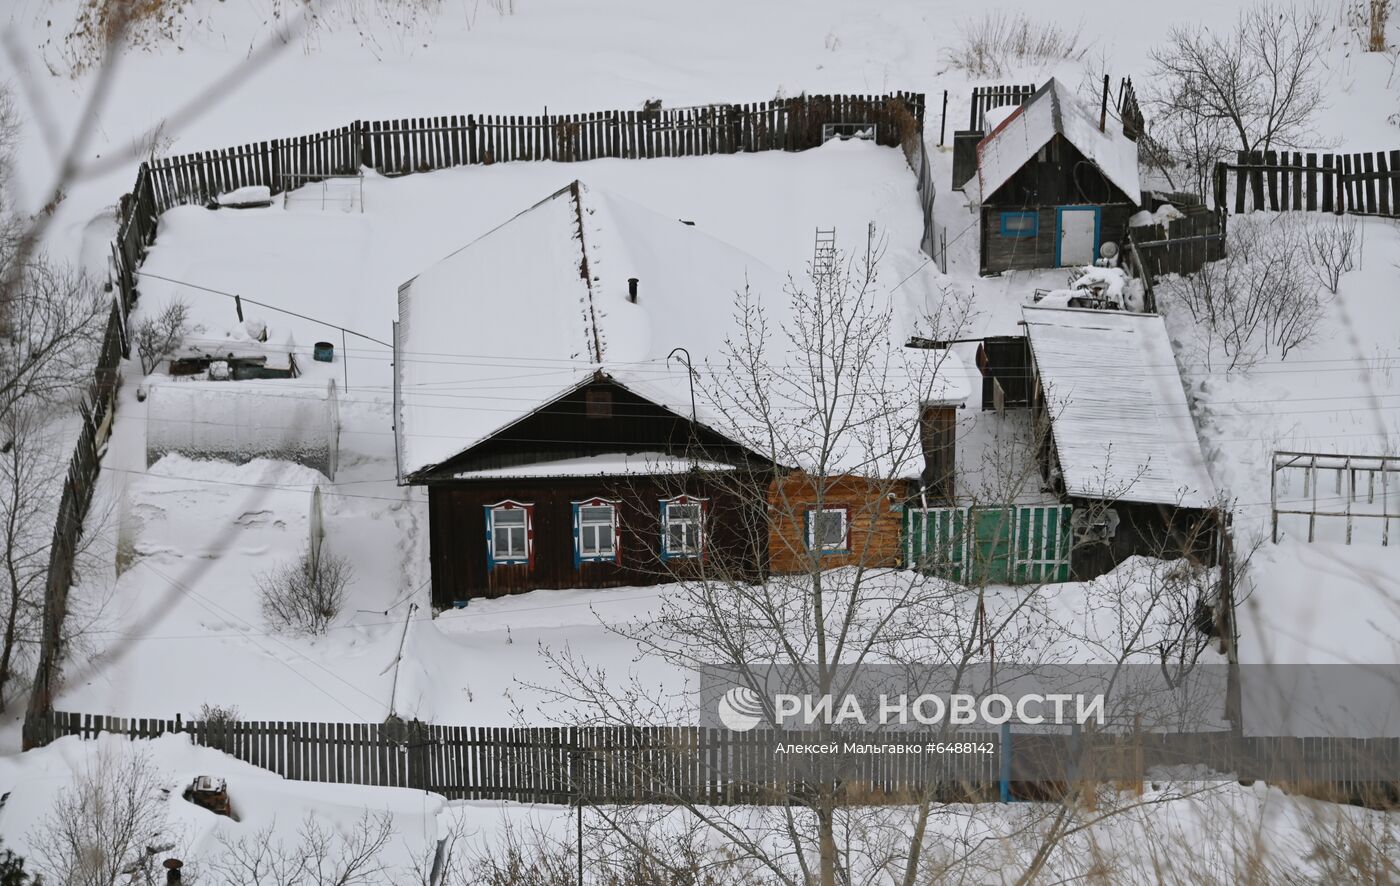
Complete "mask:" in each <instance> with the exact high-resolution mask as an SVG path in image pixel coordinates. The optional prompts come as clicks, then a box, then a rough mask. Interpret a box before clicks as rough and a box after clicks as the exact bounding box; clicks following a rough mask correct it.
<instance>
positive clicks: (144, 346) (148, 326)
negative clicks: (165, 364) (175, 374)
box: [135, 299, 190, 375]
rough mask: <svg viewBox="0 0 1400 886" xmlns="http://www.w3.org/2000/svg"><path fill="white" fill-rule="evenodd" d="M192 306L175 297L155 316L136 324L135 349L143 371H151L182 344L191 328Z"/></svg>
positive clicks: (144, 373) (148, 372) (145, 373)
mask: <svg viewBox="0 0 1400 886" xmlns="http://www.w3.org/2000/svg"><path fill="white" fill-rule="evenodd" d="M189 316H190V306H189V305H188V304H186V303H185V302H183V301H181V300H180V299H174V300H172V301H171V302H169V303H168V304H167V305H166V306H165V307H164V308H162V309H161V312H160V313H159V314H156V315H155V316H154V317H147V318H146V319H144V320H142V321H141V325H139V326H137V327H136V336H135V338H136V353H137V355H138V356H139V357H140V358H141V373H142V374H143V375H149V374H150V373H151V372H153V371H154V370H155V368H156V367H157V366H159V365H160V361H162V360H164V359H165V358H166V357H168V356H170V354H171V353H172V352H174V350H175V349H176V348H177V347H179V346H180V342H181V341H182V340H184V338H185V332H186V330H187V329H188V328H189Z"/></svg>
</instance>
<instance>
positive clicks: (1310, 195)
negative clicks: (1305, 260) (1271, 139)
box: [1214, 150, 1400, 218]
mask: <svg viewBox="0 0 1400 886" xmlns="http://www.w3.org/2000/svg"><path fill="white" fill-rule="evenodd" d="M1232 178H1233V187H1232V185H1231V179H1232ZM1214 190H1215V195H1214V196H1215V205H1216V206H1222V207H1223V206H1231V207H1232V208H1233V211H1234V212H1235V213H1236V214H1237V215H1238V214H1242V213H1246V212H1255V211H1259V210H1268V211H1272V212H1284V211H1294V212H1297V211H1306V212H1332V213H1335V214H1337V215H1343V214H1351V215H1375V216H1382V217H1386V218H1397V217H1400V150H1397V151H1373V152H1371V153H1364V154H1318V153H1306V154H1304V153H1299V152H1297V151H1262V152H1261V151H1254V152H1251V153H1246V152H1245V151H1240V152H1239V153H1238V154H1237V156H1236V159H1235V162H1234V163H1218V164H1216V167H1215V177H1214ZM1232 197H1233V200H1232V199H1231V198H1232Z"/></svg>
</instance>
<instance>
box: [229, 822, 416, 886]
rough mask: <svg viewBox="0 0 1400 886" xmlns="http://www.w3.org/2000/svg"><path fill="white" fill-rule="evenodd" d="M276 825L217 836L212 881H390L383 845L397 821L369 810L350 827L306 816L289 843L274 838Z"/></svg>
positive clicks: (313, 885) (339, 885)
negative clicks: (232, 835)
mask: <svg viewBox="0 0 1400 886" xmlns="http://www.w3.org/2000/svg"><path fill="white" fill-rule="evenodd" d="M275 830H276V823H275V822H274V823H273V824H269V825H268V826H267V827H265V828H263V829H262V830H260V831H258V832H257V833H255V834H253V835H251V836H249V837H239V838H238V839H236V840H232V839H229V838H228V837H227V836H226V835H225V834H222V833H221V834H220V835H219V840H220V843H221V845H222V852H221V853H220V854H219V855H218V856H216V857H214V858H213V859H212V860H211V861H210V862H209V872H210V874H211V879H212V880H213V881H214V882H216V883H222V884H228V886H235V884H236V886H264V884H266V886H281V884H283V883H305V884H308V886H362V884H372V883H384V882H389V880H388V878H387V875H388V872H387V871H386V870H385V867H384V863H383V860H382V858H381V855H382V853H383V852H384V847H386V846H388V845H389V841H390V840H392V839H393V837H394V820H393V817H392V816H391V815H390V814H389V813H387V812H384V813H380V814H378V815H372V814H371V813H370V812H369V811H368V810H366V811H365V812H364V813H363V814H361V815H360V817H359V818H358V819H356V821H355V824H354V826H353V827H351V828H349V829H347V830H337V829H334V828H328V827H327V826H326V825H325V824H323V823H322V822H320V821H318V820H317V819H316V817H315V816H312V815H307V817H306V818H305V820H303V821H302V823H301V827H300V828H299V829H298V831H297V842H296V844H295V845H292V846H288V845H287V844H285V843H284V842H282V841H276V842H274V840H273V835H274V833H275Z"/></svg>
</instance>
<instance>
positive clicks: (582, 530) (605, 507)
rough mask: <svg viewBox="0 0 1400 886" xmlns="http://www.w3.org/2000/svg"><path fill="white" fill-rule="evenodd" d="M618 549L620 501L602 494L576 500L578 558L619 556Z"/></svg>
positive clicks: (583, 560)
mask: <svg viewBox="0 0 1400 886" xmlns="http://www.w3.org/2000/svg"><path fill="white" fill-rule="evenodd" d="M617 549H618V544H617V503H616V502H612V501H608V500H607V499H602V498H595V499H591V500H589V501H578V502H574V559H575V560H577V561H578V562H580V563H596V562H599V561H606V560H616V559H617V553H618V552H617Z"/></svg>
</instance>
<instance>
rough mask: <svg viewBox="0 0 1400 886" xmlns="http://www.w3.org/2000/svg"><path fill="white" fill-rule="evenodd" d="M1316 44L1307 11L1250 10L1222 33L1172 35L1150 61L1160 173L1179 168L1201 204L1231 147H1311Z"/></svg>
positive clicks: (1319, 33)
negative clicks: (1163, 163) (1163, 164)
mask: <svg viewBox="0 0 1400 886" xmlns="http://www.w3.org/2000/svg"><path fill="white" fill-rule="evenodd" d="M1325 40H1326V29H1325V26H1324V24H1323V18H1322V14H1321V12H1320V10H1319V9H1318V8H1316V7H1313V6H1306V5H1299V6H1294V5H1275V4H1272V3H1261V4H1258V5H1255V6H1251V7H1249V8H1247V9H1245V10H1243V11H1241V12H1240V14H1239V18H1238V19H1237V20H1236V23H1235V27H1234V29H1233V30H1231V31H1228V32H1217V31H1212V30H1210V29H1208V28H1206V27H1205V26H1204V25H1200V24H1190V25H1181V26H1178V27H1175V28H1173V29H1172V30H1171V32H1170V33H1169V35H1168V38H1167V43H1166V44H1165V45H1164V46H1162V47H1159V48H1158V49H1156V50H1154V51H1153V52H1152V61H1153V74H1154V78H1153V81H1154V83H1155V89H1154V92H1153V94H1152V95H1151V97H1150V98H1149V106H1150V108H1151V109H1152V111H1153V114H1152V119H1153V127H1152V135H1153V139H1154V141H1156V142H1157V143H1159V144H1162V145H1164V146H1165V147H1166V149H1167V153H1168V156H1169V157H1170V163H1169V165H1168V167H1167V168H1168V169H1171V168H1179V169H1180V170H1181V172H1182V173H1183V174H1184V175H1185V177H1186V180H1187V181H1189V182H1191V183H1193V184H1195V185H1197V186H1198V190H1199V192H1200V193H1201V194H1202V195H1203V196H1204V194H1205V188H1204V186H1203V183H1204V182H1206V181H1208V180H1209V179H1208V176H1209V174H1210V170H1211V169H1212V168H1213V167H1214V165H1215V163H1216V162H1217V161H1219V160H1221V159H1223V158H1224V157H1225V156H1226V152H1227V150H1228V149H1229V148H1230V147H1231V146H1233V147H1234V148H1235V149H1236V150H1241V151H1268V150H1272V149H1274V148H1283V147H1300V146H1302V145H1303V143H1305V142H1307V141H1309V140H1311V139H1315V138H1316V133H1315V132H1314V131H1313V128H1312V122H1313V118H1314V115H1315V114H1316V112H1317V110H1318V109H1319V108H1321V107H1323V105H1324V103H1323V90H1322V85H1323V76H1324V73H1325V72H1324V67H1323V59H1322V53H1323V50H1324V49H1325Z"/></svg>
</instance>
